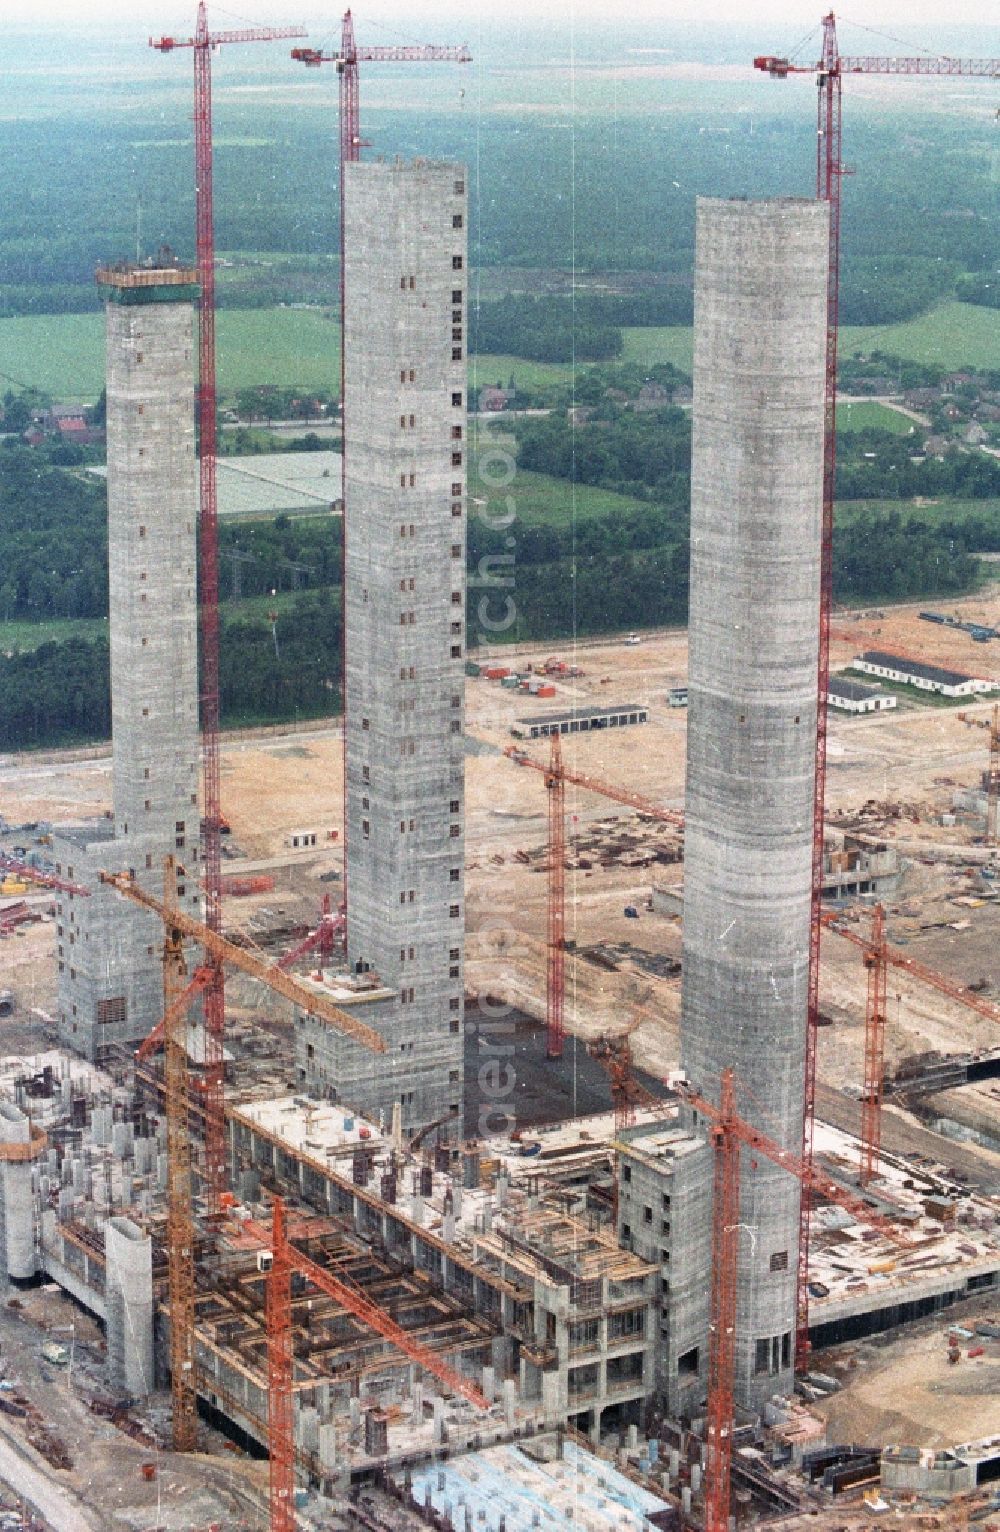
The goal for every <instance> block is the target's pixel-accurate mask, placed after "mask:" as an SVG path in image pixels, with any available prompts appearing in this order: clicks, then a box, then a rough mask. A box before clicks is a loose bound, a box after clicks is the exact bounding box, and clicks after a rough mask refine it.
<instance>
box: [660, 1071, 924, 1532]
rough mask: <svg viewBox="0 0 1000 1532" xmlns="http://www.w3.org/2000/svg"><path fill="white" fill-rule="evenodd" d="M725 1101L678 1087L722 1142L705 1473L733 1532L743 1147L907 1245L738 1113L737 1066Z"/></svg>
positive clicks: (709, 1514)
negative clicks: (731, 1482)
mask: <svg viewBox="0 0 1000 1532" xmlns="http://www.w3.org/2000/svg"><path fill="white" fill-rule="evenodd" d="M720 1087H721V1088H720V1093H719V1105H718V1106H716V1105H715V1103H714V1102H712V1101H706V1100H705V1099H704V1097H702V1096H699V1095H697V1094H696V1092H694V1091H693V1090H691V1089H690V1088H689V1087H687V1086H681V1087H678V1092H679V1094H680V1095H681V1097H682V1098H683V1099H684V1100H685V1101H686V1102H687V1104H688V1106H690V1107H691V1108H692V1109H693V1110H694V1112H695V1113H696V1114H697V1113H700V1114H701V1115H702V1117H704V1119H705V1121H706V1123H707V1125H708V1128H709V1142H710V1143H711V1144H712V1145H713V1146H714V1148H715V1156H716V1159H715V1190H714V1202H713V1207H712V1310H711V1316H710V1322H709V1361H708V1378H709V1388H708V1408H707V1441H708V1465H707V1468H706V1471H705V1532H728V1528H729V1504H730V1468H731V1465H732V1437H733V1385H734V1380H735V1359H736V1282H737V1273H738V1259H739V1230H740V1223H739V1217H740V1213H739V1207H740V1149H741V1146H742V1147H745V1148H747V1149H750V1150H752V1151H753V1153H755V1154H763V1155H764V1156H765V1157H766V1158H767V1159H769V1160H772V1161H773V1162H774V1164H776V1165H780V1166H781V1167H782V1169H783V1170H787V1171H788V1172H789V1174H790V1175H793V1176H795V1177H797V1179H798V1180H799V1181H800V1182H801V1183H802V1188H803V1190H805V1188H806V1187H807V1186H808V1187H809V1189H810V1191H811V1192H812V1193H813V1194H814V1195H816V1196H820V1197H824V1198H826V1200H827V1201H829V1202H834V1203H836V1204H837V1206H838V1207H842V1208H844V1209H846V1211H847V1212H848V1213H850V1214H851V1215H852V1217H854V1218H856V1219H857V1220H858V1221H859V1222H860V1223H864V1224H867V1225H868V1226H869V1227H871V1228H874V1229H877V1230H879V1232H880V1233H882V1234H884V1235H886V1236H887V1238H889V1239H891V1240H892V1241H893V1242H894V1243H895V1244H897V1245H905V1244H907V1242H908V1241H907V1238H906V1236H905V1234H902V1233H901V1232H900V1231H899V1230H898V1229H897V1228H896V1226H895V1225H894V1224H893V1223H891V1222H890V1220H889V1219H888V1218H885V1217H883V1216H882V1214H880V1213H877V1212H875V1210H874V1209H873V1208H872V1207H870V1206H869V1204H868V1203H867V1202H865V1201H864V1200H863V1199H862V1198H861V1197H858V1196H855V1195H854V1193H852V1192H849V1191H846V1190H845V1189H844V1187H842V1186H841V1185H840V1183H839V1182H837V1181H834V1180H833V1179H832V1178H831V1177H830V1176H826V1175H823V1173H822V1172H820V1171H817V1170H816V1169H815V1168H814V1166H813V1165H812V1164H811V1163H810V1162H809V1161H807V1160H806V1159H805V1158H803V1157H800V1156H799V1155H796V1154H793V1153H792V1152H791V1151H790V1150H787V1149H782V1147H781V1145H780V1144H779V1143H777V1142H776V1141H775V1140H774V1139H772V1138H769V1137H768V1136H767V1135H766V1134H765V1133H761V1132H760V1131H759V1129H757V1128H755V1127H753V1126H752V1125H751V1124H750V1123H748V1122H745V1121H744V1120H743V1119H742V1118H741V1117H739V1116H738V1115H737V1112H736V1092H735V1083H734V1078H733V1072H732V1070H731V1069H727V1070H725V1071H724V1072H723V1074H722V1078H721V1082H720Z"/></svg>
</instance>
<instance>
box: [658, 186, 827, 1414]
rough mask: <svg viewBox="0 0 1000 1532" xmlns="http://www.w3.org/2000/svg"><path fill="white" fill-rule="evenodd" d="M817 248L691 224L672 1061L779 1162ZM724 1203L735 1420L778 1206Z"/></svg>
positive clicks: (807, 773) (793, 212)
mask: <svg viewBox="0 0 1000 1532" xmlns="http://www.w3.org/2000/svg"><path fill="white" fill-rule="evenodd" d="M828 233H829V223H828V209H827V207H826V204H825V203H823V202H813V201H799V200H773V201H763V202H727V201H717V200H713V199H702V200H700V201H699V203H698V211H697V244H696V261H695V313H694V435H693V448H692V453H693V459H692V470H691V598H690V619H689V640H690V657H689V673H688V697H689V712H688V745H687V793H686V807H685V815H686V822H685V892H684V992H683V1006H682V1016H681V1061H682V1064H683V1066H684V1068H685V1069H686V1071H687V1074H688V1076H689V1078H690V1079H691V1081H692V1083H693V1084H694V1085H695V1086H696V1088H697V1089H699V1090H700V1091H701V1092H703V1093H704V1094H705V1095H707V1096H708V1097H710V1098H712V1099H717V1097H718V1092H719V1078H720V1074H721V1072H722V1070H723V1069H725V1068H727V1067H731V1068H732V1069H733V1070H734V1071H735V1076H736V1087H737V1105H738V1110H739V1112H740V1114H741V1115H742V1116H744V1117H745V1118H747V1119H748V1120H750V1121H752V1122H753V1123H754V1124H756V1125H757V1126H759V1127H760V1128H761V1129H762V1130H763V1131H764V1132H766V1133H768V1134H769V1135H771V1136H772V1137H773V1138H776V1139H777V1140H778V1141H779V1142H780V1143H781V1144H782V1145H784V1146H786V1147H787V1148H790V1149H795V1150H798V1149H799V1148H800V1147H801V1143H802V1118H803V1091H804V1067H805V1035H806V1009H807V997H808V971H809V918H810V891H811V857H812V810H813V787H814V777H815V743H816V678H817V658H818V645H819V596H820V544H821V510H822V482H823V428H824V380H825V366H824V364H825V336H826V294H827V250H828ZM741 1186H742V1191H741V1203H740V1218H741V1222H742V1225H743V1233H742V1236H741V1241H740V1269H739V1284H738V1309H737V1356H736V1398H737V1401H738V1402H739V1403H741V1404H743V1405H746V1406H749V1407H755V1406H758V1405H760V1404H761V1403H762V1402H763V1401H764V1400H766V1399H768V1398H769V1397H770V1396H771V1395H773V1394H775V1393H786V1392H789V1391H790V1389H791V1386H792V1368H793V1362H794V1355H793V1353H794V1336H795V1303H796V1268H797V1257H798V1235H799V1185H798V1182H797V1181H796V1180H795V1179H794V1178H793V1177H792V1176H790V1175H788V1174H787V1173H786V1172H784V1171H782V1170H779V1169H777V1168H776V1167H775V1166H772V1165H771V1164H770V1163H769V1162H768V1161H767V1160H765V1159H762V1158H760V1157H758V1158H757V1160H756V1161H755V1162H754V1163H751V1158H750V1156H749V1155H748V1154H746V1153H744V1155H743V1160H742V1164H741ZM705 1216H706V1217H709V1216H710V1214H709V1210H708V1209H707V1208H706V1215H705ZM699 1248H701V1249H702V1250H704V1249H705V1248H707V1244H706V1242H702V1244H701V1245H700V1247H699ZM708 1281H709V1273H708V1272H707V1271H706V1272H705V1288H706V1289H707V1287H708Z"/></svg>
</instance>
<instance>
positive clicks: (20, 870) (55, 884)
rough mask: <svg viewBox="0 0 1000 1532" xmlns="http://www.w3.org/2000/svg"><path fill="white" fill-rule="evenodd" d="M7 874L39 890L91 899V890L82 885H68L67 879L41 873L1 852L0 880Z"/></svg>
mask: <svg viewBox="0 0 1000 1532" xmlns="http://www.w3.org/2000/svg"><path fill="white" fill-rule="evenodd" d="M7 873H9V874H10V876H11V877H12V878H20V879H21V881H22V882H24V883H34V884H36V885H37V887H38V888H54V889H58V890H59V892H60V893H63V894H79V895H80V898H81V899H89V898H90V889H89V888H84V887H83V885H82V884H80V883H68V882H67V881H66V880H65V878H55V877H53V876H52V874H51V873H49V872H40V871H39V870H38V868H37V867H31V866H29V864H28V863H27V862H21V861H19V860H18V859H17V857H13V856H8V855H7V853H6V852H5V851H0V878H3V877H4V876H5V875H6V874H7Z"/></svg>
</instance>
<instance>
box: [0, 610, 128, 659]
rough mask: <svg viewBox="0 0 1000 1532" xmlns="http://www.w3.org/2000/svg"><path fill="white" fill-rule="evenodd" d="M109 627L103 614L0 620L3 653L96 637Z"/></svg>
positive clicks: (0, 638) (0, 639)
mask: <svg viewBox="0 0 1000 1532" xmlns="http://www.w3.org/2000/svg"><path fill="white" fill-rule="evenodd" d="M107 631H108V625H107V622H105V621H104V620H102V619H101V618H100V617H79V618H74V617H65V618H58V617H57V618H53V619H52V620H51V621H50V622H0V654H12V653H13V652H14V650H15V649H17V650H20V651H21V653H22V654H24V653H27V651H28V650H29V649H38V648H39V647H40V646H41V645H42V644H48V643H51V642H56V643H65V641H66V639H68V638H96V637H97V635H98V634H99V633H102V632H103V633H106V632H107Z"/></svg>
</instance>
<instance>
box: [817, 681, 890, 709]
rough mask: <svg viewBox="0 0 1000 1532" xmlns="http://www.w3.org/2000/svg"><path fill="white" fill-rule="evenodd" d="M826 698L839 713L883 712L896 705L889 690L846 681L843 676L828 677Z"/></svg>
mask: <svg viewBox="0 0 1000 1532" xmlns="http://www.w3.org/2000/svg"><path fill="white" fill-rule="evenodd" d="M826 700H827V702H828V703H829V704H830V706H831V707H832V708H836V709H837V710H838V712H841V713H884V712H886V711H887V710H888V709H889V708H894V707H896V705H897V702H896V698H895V697H894V696H893V695H892V693H891V692H883V691H879V689H878V687H876V686H863V685H862V684H861V682H860V681H846V680H845V679H844V677H843V676H831V677H830V680H829V682H828V683H827V690H826Z"/></svg>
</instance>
